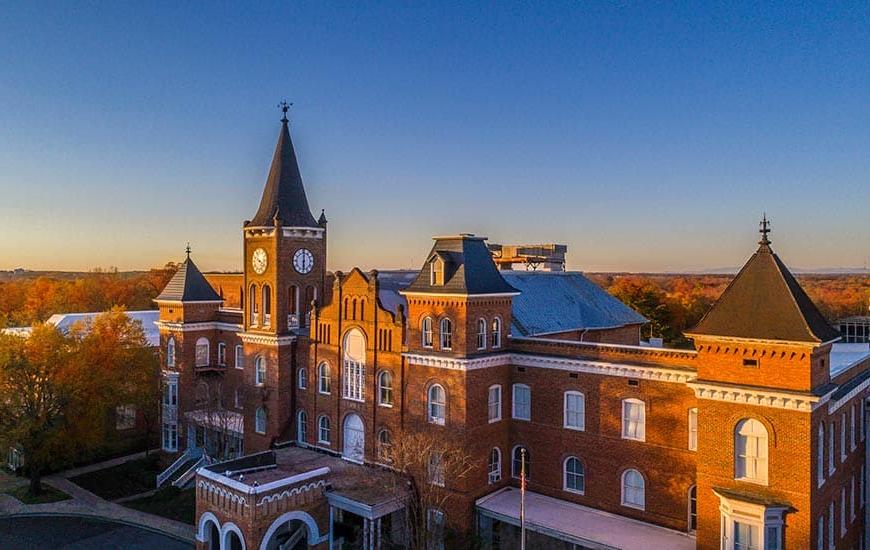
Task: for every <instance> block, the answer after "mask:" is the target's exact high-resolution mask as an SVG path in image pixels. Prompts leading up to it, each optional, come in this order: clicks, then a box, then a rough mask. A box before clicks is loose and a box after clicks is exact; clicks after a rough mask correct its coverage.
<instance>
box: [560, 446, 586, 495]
mask: <svg viewBox="0 0 870 550" xmlns="http://www.w3.org/2000/svg"><path fill="white" fill-rule="evenodd" d="M562 489H564V490H566V491H568V492H569V493H579V494H581V495H582V494H584V493H585V491H586V468H585V467H584V466H583V462H581V461H580V459H579V458H577V457H576V456H569V457H568V458H566V459H565V463H564V467H563V476H562Z"/></svg>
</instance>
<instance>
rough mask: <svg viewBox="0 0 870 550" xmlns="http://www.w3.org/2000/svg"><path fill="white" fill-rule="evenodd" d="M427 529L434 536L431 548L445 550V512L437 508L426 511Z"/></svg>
mask: <svg viewBox="0 0 870 550" xmlns="http://www.w3.org/2000/svg"><path fill="white" fill-rule="evenodd" d="M426 528H427V529H428V530H429V532H430V533H431V534H432V544H431V548H432V549H433V550H444V512H442V511H441V510H439V509H437V508H429V509H428V510H426Z"/></svg>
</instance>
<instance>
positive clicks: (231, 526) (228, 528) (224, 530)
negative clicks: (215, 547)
mask: <svg viewBox="0 0 870 550" xmlns="http://www.w3.org/2000/svg"><path fill="white" fill-rule="evenodd" d="M231 532H232V533H235V534H236V535H238V536H239V541H241V543H242V550H247V548H248V545H247V544H246V543H245V536H244V535H243V534H242V530H241V529H239V526H238V525H236V524H235V523H233V522H231V521H229V522H227V523H224V525H223V527H221V541H220V544H221V548H229V547H230V545H229V544H227V536H228V535H229V534H230V533H231Z"/></svg>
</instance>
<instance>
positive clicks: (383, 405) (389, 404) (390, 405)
mask: <svg viewBox="0 0 870 550" xmlns="http://www.w3.org/2000/svg"><path fill="white" fill-rule="evenodd" d="M378 407H383V408H385V409H392V408H393V404H392V403H378Z"/></svg>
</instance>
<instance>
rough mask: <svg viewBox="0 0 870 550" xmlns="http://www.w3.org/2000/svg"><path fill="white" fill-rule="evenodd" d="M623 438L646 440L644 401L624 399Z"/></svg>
mask: <svg viewBox="0 0 870 550" xmlns="http://www.w3.org/2000/svg"><path fill="white" fill-rule="evenodd" d="M622 438H623V439H635V440H637V441H646V404H645V403H644V402H643V401H641V400H639V399H623V400H622Z"/></svg>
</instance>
